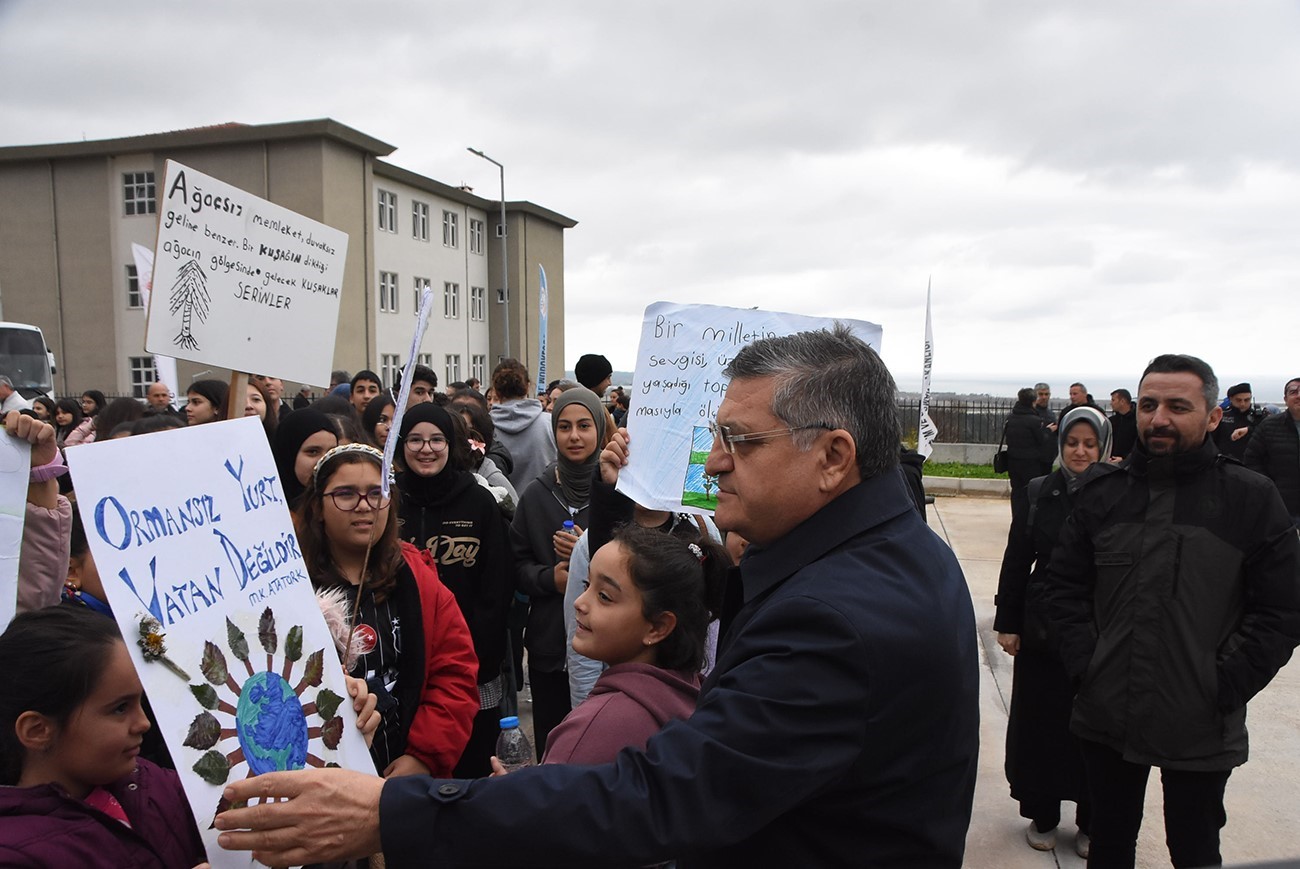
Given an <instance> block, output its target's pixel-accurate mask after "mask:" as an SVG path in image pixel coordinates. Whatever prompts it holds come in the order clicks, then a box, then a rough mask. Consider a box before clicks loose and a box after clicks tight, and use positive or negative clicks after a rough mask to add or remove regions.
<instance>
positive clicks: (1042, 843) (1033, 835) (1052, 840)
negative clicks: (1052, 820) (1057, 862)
mask: <svg viewBox="0 0 1300 869" xmlns="http://www.w3.org/2000/svg"><path fill="white" fill-rule="evenodd" d="M1025 839H1027V840H1028V841H1029V847H1031V848H1033V849H1034V850H1035V851H1050V850H1052V849H1053V848H1055V847H1056V828H1055V827H1053V828H1052V829H1050V830H1048V831H1047V832H1046V833H1040V832H1038V828H1037V827H1036V826H1034V822H1033V821H1030V822H1029V829H1027V830H1025Z"/></svg>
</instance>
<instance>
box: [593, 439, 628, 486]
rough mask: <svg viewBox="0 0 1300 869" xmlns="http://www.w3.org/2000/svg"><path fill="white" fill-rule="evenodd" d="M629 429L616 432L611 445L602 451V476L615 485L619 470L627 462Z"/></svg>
mask: <svg viewBox="0 0 1300 869" xmlns="http://www.w3.org/2000/svg"><path fill="white" fill-rule="evenodd" d="M627 445H628V437H627V429H625V428H621V429H619V430H618V431H616V432H614V437H613V438H611V439H610V442H609V446H607V447H605V448H604V449H603V450H601V451H600V478H601V479H602V480H604V481H605V482H606V483H608V484H609V485H611V486H613V485H614V484H615V483H617V482H618V472H619V471H620V470H621V469H622V468H623V467H624V466H625V465H626V464H627V457H628V448H627Z"/></svg>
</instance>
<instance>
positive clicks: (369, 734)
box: [343, 674, 383, 748]
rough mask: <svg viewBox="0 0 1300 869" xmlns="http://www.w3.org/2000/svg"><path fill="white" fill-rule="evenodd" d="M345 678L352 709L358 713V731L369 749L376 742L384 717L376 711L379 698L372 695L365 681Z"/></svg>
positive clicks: (346, 676)
mask: <svg viewBox="0 0 1300 869" xmlns="http://www.w3.org/2000/svg"><path fill="white" fill-rule="evenodd" d="M343 678H344V679H346V680H347V685H348V694H349V695H350V696H351V697H352V708H353V709H354V710H356V713H357V729H358V730H360V731H361V735H362V736H364V737H365V738H366V747H367V748H369V747H370V744H371V743H372V742H374V739H375V731H376V730H378V729H379V722H380V721H382V720H383V716H382V715H380V714H379V711H378V710H377V709H376V707H377V706H378V705H379V698H378V697H376V696H375V695H374V694H371V693H370V688H369V687H367V686H366V680H365V679H356V678H353V677H352V676H348V675H346V674H345V675H344V677H343Z"/></svg>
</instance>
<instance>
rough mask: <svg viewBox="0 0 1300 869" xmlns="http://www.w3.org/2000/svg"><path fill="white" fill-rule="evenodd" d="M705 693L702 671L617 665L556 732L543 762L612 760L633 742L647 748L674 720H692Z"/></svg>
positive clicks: (611, 668) (598, 761)
mask: <svg viewBox="0 0 1300 869" xmlns="http://www.w3.org/2000/svg"><path fill="white" fill-rule="evenodd" d="M699 696H700V678H699V676H698V675H690V676H688V675H686V674H684V673H679V672H677V671H675V670H665V669H663V668H662V667H656V666H654V665H652V664H615V665H614V666H613V667H610V668H609V669H608V670H606V671H605V672H604V673H601V674H600V678H599V679H597V680H596V684H595V686H594V687H593V688H592V689H591V694H590V695H588V697H587V699H586V700H585V701H583V702H582V703H581V704H580V705H579V706H578V708H576V709H574V710H573V711H572V712H570V713H569V714H568V715H566V716H565V718H564V720H563V721H562V722H560V724H559V725H557V726H556V728H555V729H554V730H552V731H551V735H550V736H549V737H548V738H547V740H546V756H545V757H544V758H542V763H608V762H609V761H612V760H613V759H614V758H615V757H617V756H618V753H619V752H620V751H622V750H623V749H624V748H628V747H629V746H631V747H634V748H641V749H644V748H645V744H646V742H648V741H649V740H650V737H652V736H654V735H655V734H656V733H658V732H659V731H660V730H663V728H664V725H665V724H667V723H668V722H669V721H672V720H673V719H674V718H690V717H691V713H692V712H694V711H695V701H696V700H697V699H699Z"/></svg>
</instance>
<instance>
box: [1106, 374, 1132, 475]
mask: <svg viewBox="0 0 1300 869" xmlns="http://www.w3.org/2000/svg"><path fill="white" fill-rule="evenodd" d="M1110 409H1111V410H1112V411H1113V413H1111V415H1110V430H1111V437H1112V438H1113V441H1112V442H1111V446H1110V455H1111V458H1114V459H1124V458H1128V454H1129V453H1131V452H1133V447H1134V445H1135V444H1137V436H1138V424H1137V412H1136V411H1135V410H1133V393H1131V392H1129V391H1128V390H1127V389H1117V390H1115V391H1114V392H1112V393H1111V394H1110Z"/></svg>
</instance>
